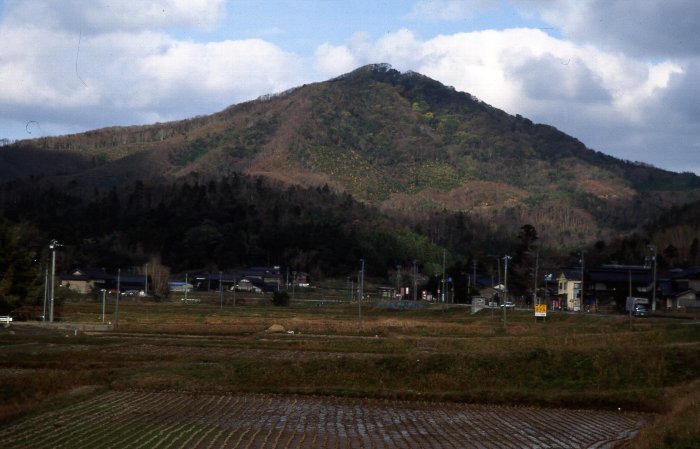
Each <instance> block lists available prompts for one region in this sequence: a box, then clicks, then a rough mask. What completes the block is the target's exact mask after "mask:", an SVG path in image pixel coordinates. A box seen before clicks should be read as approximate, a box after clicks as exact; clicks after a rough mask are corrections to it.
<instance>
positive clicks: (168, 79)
mask: <svg viewBox="0 0 700 449" xmlns="http://www.w3.org/2000/svg"><path fill="white" fill-rule="evenodd" d="M78 3H79V2H75V1H72V2H67V5H68V6H67V7H68V9H71V8H72V10H73V11H77V10H78V9H79V8H78V7H77V5H78ZM85 3H88V4H87V5H86V6H85V10H84V11H81V14H82V15H83V17H84V18H87V20H89V22H90V26H93V27H94V26H96V25H98V24H99V23H100V20H103V19H104V20H107V18H106V13H105V12H102V11H101V10H100V9H99V8H97V7H94V6H91V5H90V4H89V3H90V2H85ZM219 3H220V2H218V1H216V2H202V1H200V2H184V1H180V0H168V1H164V2H159V3H158V4H157V5H158V7H161V6H163V5H167V7H168V8H172V9H173V12H172V15H173V17H171V18H170V19H169V20H170V21H169V22H168V23H169V24H177V23H185V22H191V23H198V22H199V21H200V20H204V19H202V17H205V18H206V17H210V16H212V14H213V16H215V15H216V14H214V13H215V12H216V11H215V10H216V8H214V9H212V5H213V6H216V5H218V4H219ZM141 4H142V3H141V2H136V1H134V2H113V3H110V5H116V6H115V7H116V8H121V10H122V12H124V13H126V12H129V11H131V12H135V11H136V10H137V9H138V8H137V6H138V5H141ZM144 4H145V3H144ZM155 4H156V3H152V4H151V6H150V7H144V9H142V10H139V11H140V12H139V14H140V16H138V17H131V19H133V20H134V21H133V22H131V24H132V25H133V24H136V23H138V22H139V21H146V20H147V19H148V17H151V16H152V15H153V14H155V13H154V12H153V11H154V9H153V8H154V7H153V5H155ZM50 5H53V3H50V2H39V1H28V2H26V3H25V2H21V3H20V2H18V3H12V4H10V5H6V6H8V8H9V9H10V12H9V13H8V14H7V16H6V17H5V20H4V21H3V22H2V23H0V42H3V44H5V45H2V46H0V85H2V86H3V88H2V89H0V126H2V127H8V128H9V127H12V129H13V131H10V132H7V131H3V134H4V135H8V136H9V137H13V138H18V137H21V135H22V133H23V129H20V130H19V131H18V129H17V124H18V123H23V122H24V123H26V122H27V121H29V120H34V121H36V122H38V123H39V124H40V125H42V126H41V130H43V131H46V132H49V131H50V130H54V129H61V126H60V123H63V124H64V128H68V129H70V130H71V131H81V130H87V129H90V128H96V127H102V126H111V125H115V124H139V123H148V122H154V121H164V120H169V119H177V118H186V117H191V116H193V115H197V114H206V113H212V112H215V111H217V110H220V109H223V108H225V107H227V106H229V105H231V104H234V103H238V102H241V101H246V100H249V99H253V98H255V97H257V96H259V95H263V94H268V93H272V92H278V91H282V90H285V89H288V88H290V87H294V86H296V85H298V84H301V83H302V82H304V81H305V78H304V74H305V73H306V71H305V68H304V65H303V64H302V62H301V59H300V58H299V57H298V56H296V55H294V54H292V53H288V52H285V51H283V50H281V49H280V48H278V47H276V46H275V45H273V44H270V43H268V42H265V41H263V40H258V39H248V40H224V41H218V42H209V43H198V42H193V41H187V40H180V39H177V38H176V37H173V36H172V35H170V34H168V33H166V32H164V31H151V30H146V29H143V30H134V29H131V30H127V29H122V28H121V25H120V24H119V20H117V21H116V22H117V23H116V24H113V26H112V27H111V28H109V29H108V30H106V31H104V32H90V33H81V31H80V30H79V29H77V28H76V29H71V28H69V27H62V26H65V25H66V23H63V22H60V21H59V22H56V21H54V20H53V19H52V17H53V16H52V12H53V11H51V10H50V9H51V8H48V6H50ZM190 6H191V9H188V7H190ZM13 8H14V9H13ZM47 8H48V9H47ZM29 11H32V12H33V13H35V14H37V15H36V17H35V20H34V21H33V22H22V21H18V20H9V19H8V18H9V17H11V18H17V17H21V16H22V15H23V14H25V13H28V12H29ZM186 12H189V13H191V16H189V17H187V18H186V17H185V16H187V14H185V13H186ZM42 14H43V15H42ZM63 14H64V15H66V14H67V13H65V12H64V13H63ZM213 16H212V17H213ZM207 20H208V19H207ZM192 21H193V22H192ZM164 24H165V23H164V22H163V25H164ZM58 25H61V26H58ZM76 123H79V124H80V125H76ZM76 127H77V129H75V128H76ZM37 132H38V131H37ZM18 134H19V135H18ZM4 135H3V137H4ZM25 137H28V136H25ZM32 137H36V135H34V134H33V135H32Z"/></svg>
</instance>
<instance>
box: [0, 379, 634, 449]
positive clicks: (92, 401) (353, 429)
mask: <svg viewBox="0 0 700 449" xmlns="http://www.w3.org/2000/svg"><path fill="white" fill-rule="evenodd" d="M646 419H647V418H646V417H645V416H644V415H642V414H635V413H631V414H627V413H621V412H607V411H591V410H568V409H546V408H531V407H505V406H493V405H474V404H456V403H439V402H438V403H436V402H419V401H394V400H376V399H353V398H336V397H317V396H296V395H264V394H227V395H214V394H184V393H180V392H142V391H109V392H105V393H100V394H97V395H94V396H92V397H89V398H86V399H83V400H81V401H78V402H75V403H73V404H71V405H68V406H66V407H64V408H59V409H56V410H52V411H47V412H44V413H39V414H37V415H34V416H31V417H26V418H24V419H20V420H18V421H15V422H14V423H13V424H12V425H10V426H6V427H5V428H3V429H2V430H0V445H2V447H13V448H35V449H40V448H60V447H64V448H73V449H77V448H94V449H97V448H108V447H111V448H235V449H243V448H270V449H273V448H274V449H291V448H299V449H302V448H308V449H314V448H362V449H369V448H377V449H379V448H406V449H414V448H430V449H442V448H446V449H447V448H450V449H454V448H614V447H618V446H619V445H621V444H624V443H625V442H628V441H629V440H630V439H631V438H633V437H634V435H635V434H636V433H637V432H639V430H640V429H641V427H642V426H643V425H644V423H645V421H646Z"/></svg>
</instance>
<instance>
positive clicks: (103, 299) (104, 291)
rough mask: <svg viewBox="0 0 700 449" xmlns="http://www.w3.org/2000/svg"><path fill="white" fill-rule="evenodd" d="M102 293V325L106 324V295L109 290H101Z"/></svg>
mask: <svg viewBox="0 0 700 449" xmlns="http://www.w3.org/2000/svg"><path fill="white" fill-rule="evenodd" d="M100 293H101V294H102V324H105V294H106V293H107V290H105V289H104V288H101V289H100Z"/></svg>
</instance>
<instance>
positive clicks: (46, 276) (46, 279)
mask: <svg viewBox="0 0 700 449" xmlns="http://www.w3.org/2000/svg"><path fill="white" fill-rule="evenodd" d="M48 299H49V267H46V270H45V273H44V314H43V315H41V321H46V301H47V300H48Z"/></svg>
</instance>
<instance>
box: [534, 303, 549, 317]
mask: <svg viewBox="0 0 700 449" xmlns="http://www.w3.org/2000/svg"><path fill="white" fill-rule="evenodd" d="M535 316H547V304H535Z"/></svg>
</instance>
